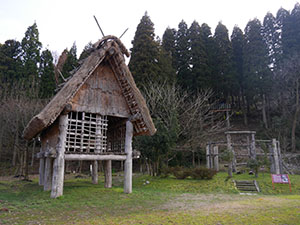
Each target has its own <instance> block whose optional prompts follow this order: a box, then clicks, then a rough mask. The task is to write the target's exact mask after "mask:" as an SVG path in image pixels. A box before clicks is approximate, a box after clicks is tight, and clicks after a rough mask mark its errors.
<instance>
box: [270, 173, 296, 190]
mask: <svg viewBox="0 0 300 225" xmlns="http://www.w3.org/2000/svg"><path fill="white" fill-rule="evenodd" d="M271 177H272V185H273V189H275V185H274V184H289V186H290V192H292V186H291V181H290V178H289V175H288V174H271Z"/></svg>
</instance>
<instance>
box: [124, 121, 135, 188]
mask: <svg viewBox="0 0 300 225" xmlns="http://www.w3.org/2000/svg"><path fill="white" fill-rule="evenodd" d="M132 136H133V125H132V123H131V122H130V121H129V120H128V121H127V122H126V134H125V153H126V160H125V165H124V167H125V168H124V192H125V193H131V192H132Z"/></svg>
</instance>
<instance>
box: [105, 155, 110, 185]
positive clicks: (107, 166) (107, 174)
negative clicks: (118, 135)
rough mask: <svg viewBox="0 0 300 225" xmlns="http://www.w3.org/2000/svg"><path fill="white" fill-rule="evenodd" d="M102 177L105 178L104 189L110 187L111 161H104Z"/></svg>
mask: <svg viewBox="0 0 300 225" xmlns="http://www.w3.org/2000/svg"><path fill="white" fill-rule="evenodd" d="M104 169H105V171H104V176H105V184H104V187H105V188H111V187H112V169H111V160H106V161H105V163H104Z"/></svg>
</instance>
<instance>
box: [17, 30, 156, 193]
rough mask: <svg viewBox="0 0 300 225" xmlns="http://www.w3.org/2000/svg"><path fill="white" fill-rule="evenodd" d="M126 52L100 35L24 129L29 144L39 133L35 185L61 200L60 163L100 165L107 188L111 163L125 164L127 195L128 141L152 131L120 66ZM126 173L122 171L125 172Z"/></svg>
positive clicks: (115, 40) (117, 42) (112, 39)
mask: <svg viewBox="0 0 300 225" xmlns="http://www.w3.org/2000/svg"><path fill="white" fill-rule="evenodd" d="M124 55H126V56H127V57H129V53H128V51H127V49H126V48H125V47H124V45H123V44H122V43H121V41H120V40H119V39H118V38H116V37H114V36H106V37H104V38H102V39H101V40H100V41H98V42H97V43H95V44H94V47H93V49H92V50H91V52H90V55H89V56H88V57H87V58H85V60H84V61H83V62H82V63H81V66H80V67H79V68H77V69H76V70H75V71H74V74H73V76H72V77H71V78H70V79H69V80H68V81H66V82H65V84H63V86H62V88H61V89H60V90H59V92H58V93H57V94H56V95H55V96H54V97H53V99H52V100H51V101H50V102H49V103H48V104H47V105H46V106H45V108H44V109H43V110H42V111H41V112H40V113H39V114H38V115H36V116H34V117H33V118H32V119H31V121H30V122H29V123H28V125H27V126H26V128H25V130H24V132H23V136H24V138H25V139H27V140H30V139H32V138H34V137H36V136H37V135H39V134H40V137H41V142H42V147H41V152H40V153H39V158H40V184H41V185H44V189H45V190H50V189H51V190H52V192H51V196H52V197H58V196H60V195H62V185H63V173H64V161H65V160H92V161H94V164H93V165H94V169H93V171H94V176H93V182H94V183H97V181H96V178H97V177H98V176H97V173H96V171H97V160H105V161H106V165H107V166H106V168H107V170H106V171H107V173H106V178H107V179H106V181H107V182H106V186H107V187H109V186H111V160H125V186H124V190H125V192H126V193H130V192H131V173H132V146H131V141H132V136H134V135H153V134H154V133H155V131H156V129H155V127H154V124H153V122H152V119H151V116H150V114H149V110H148V108H147V105H146V102H145V100H144V98H143V96H142V94H141V93H140V91H139V89H138V88H137V87H136V85H135V82H134V79H133V77H132V75H131V73H130V71H129V69H128V67H127V65H126V64H125V59H124ZM126 165H127V167H126ZM126 168H127V169H126Z"/></svg>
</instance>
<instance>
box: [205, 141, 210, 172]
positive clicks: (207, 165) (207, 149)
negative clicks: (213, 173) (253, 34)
mask: <svg viewBox="0 0 300 225" xmlns="http://www.w3.org/2000/svg"><path fill="white" fill-rule="evenodd" d="M209 149H210V145H206V168H207V169H210V159H209V158H210V151H209Z"/></svg>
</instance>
